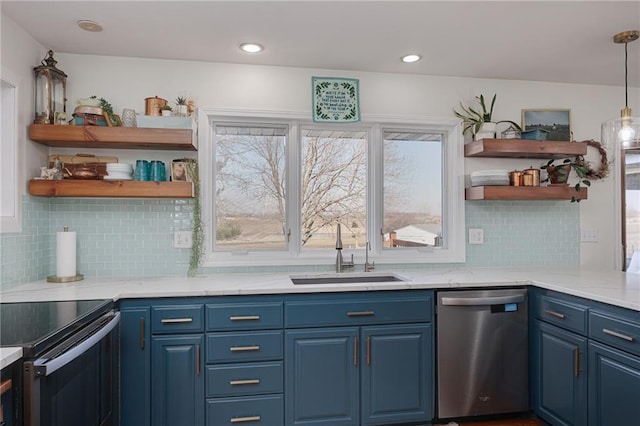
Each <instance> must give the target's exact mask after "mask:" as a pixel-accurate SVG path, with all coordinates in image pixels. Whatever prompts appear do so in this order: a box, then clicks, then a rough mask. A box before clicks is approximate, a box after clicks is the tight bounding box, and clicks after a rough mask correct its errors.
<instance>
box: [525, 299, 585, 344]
mask: <svg viewBox="0 0 640 426" xmlns="http://www.w3.org/2000/svg"><path fill="white" fill-rule="evenodd" d="M535 313H536V316H537V317H538V318H540V319H541V320H543V321H545V322H549V323H552V324H556V325H558V326H559V327H562V328H565V329H568V330H572V331H575V332H577V333H580V334H582V335H586V334H587V318H588V314H589V307H588V306H586V305H579V304H576V303H573V302H569V301H566V300H562V299H557V298H553V297H549V296H541V295H538V296H537V303H536V307H535Z"/></svg>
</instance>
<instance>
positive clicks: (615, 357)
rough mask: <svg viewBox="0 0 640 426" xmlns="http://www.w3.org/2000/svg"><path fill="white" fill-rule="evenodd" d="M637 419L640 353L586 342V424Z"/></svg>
mask: <svg viewBox="0 0 640 426" xmlns="http://www.w3.org/2000/svg"><path fill="white" fill-rule="evenodd" d="M638 423H640V357H638V356H634V355H630V354H628V353H625V352H622V351H620V350H617V349H612V348H610V347H607V346H604V345H601V344H599V343H595V342H589V424H590V425H594V426H596V425H597V426H619V425H631V424H638Z"/></svg>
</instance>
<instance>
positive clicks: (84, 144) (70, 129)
mask: <svg viewBox="0 0 640 426" xmlns="http://www.w3.org/2000/svg"><path fill="white" fill-rule="evenodd" d="M29 138H30V139H31V140H32V141H34V142H37V143H40V144H43V145H47V146H55V147H71V148H76V147H77V148H111V149H157V150H182V151H196V146H195V145H194V143H193V130H191V129H165V128H147V127H106V126H59V125H52V124H32V125H30V126H29Z"/></svg>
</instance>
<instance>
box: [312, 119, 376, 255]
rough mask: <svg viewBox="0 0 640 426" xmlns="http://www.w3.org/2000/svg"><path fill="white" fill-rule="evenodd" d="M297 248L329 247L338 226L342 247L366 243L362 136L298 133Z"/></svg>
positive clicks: (337, 133)
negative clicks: (298, 245) (299, 157)
mask: <svg viewBox="0 0 640 426" xmlns="http://www.w3.org/2000/svg"><path fill="white" fill-rule="evenodd" d="M301 143H302V150H301V151H302V171H301V174H302V176H301V213H302V214H301V245H302V246H303V247H304V248H307V249H308V248H334V247H335V229H336V225H337V224H338V223H340V224H341V225H342V229H343V231H342V232H343V244H344V246H345V247H362V246H364V243H365V242H366V238H367V237H366V216H367V214H366V187H367V169H366V164H367V159H366V151H367V140H366V133H365V132H355V133H354V132H344V131H340V130H322V131H319V130H313V129H306V130H303V131H302V141H301Z"/></svg>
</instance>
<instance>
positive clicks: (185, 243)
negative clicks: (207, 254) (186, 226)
mask: <svg viewBox="0 0 640 426" xmlns="http://www.w3.org/2000/svg"><path fill="white" fill-rule="evenodd" d="M191 244H192V241H191V231H175V232H174V233H173V247H174V248H191Z"/></svg>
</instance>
